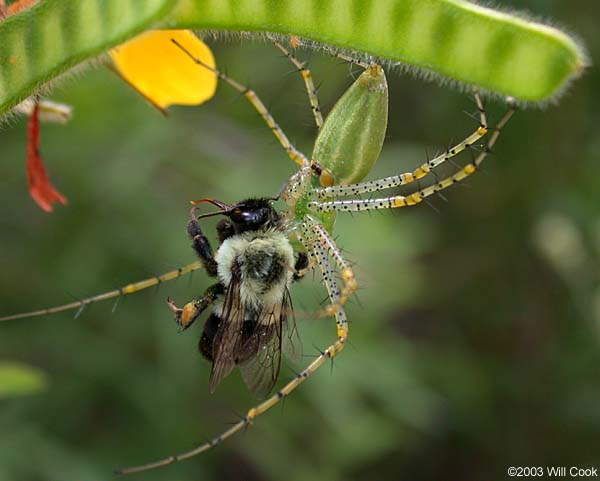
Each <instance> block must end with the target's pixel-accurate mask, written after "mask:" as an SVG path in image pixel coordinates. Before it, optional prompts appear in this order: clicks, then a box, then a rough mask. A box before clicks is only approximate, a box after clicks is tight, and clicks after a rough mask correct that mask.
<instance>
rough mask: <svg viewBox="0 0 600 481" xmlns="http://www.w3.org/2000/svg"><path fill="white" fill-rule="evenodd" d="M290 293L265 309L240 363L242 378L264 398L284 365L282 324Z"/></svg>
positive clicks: (247, 343) (251, 389) (253, 390)
mask: <svg viewBox="0 0 600 481" xmlns="http://www.w3.org/2000/svg"><path fill="white" fill-rule="evenodd" d="M288 309H289V293H288V292H287V289H286V292H285V294H284V295H283V297H282V299H281V303H279V304H275V305H273V306H271V307H270V308H266V309H263V310H262V311H261V312H260V314H259V316H257V317H258V318H257V323H256V327H255V329H254V332H253V333H252V336H250V338H249V339H248V341H247V342H246V343H245V345H244V347H243V350H244V351H245V353H246V356H245V359H246V360H245V361H243V362H241V363H240V364H239V367H240V372H241V373H242V378H243V379H244V382H245V383H246V386H248V389H249V390H250V392H251V393H252V394H254V395H255V396H256V397H258V398H264V397H265V396H266V395H267V394H269V392H271V390H272V389H273V386H274V385H275V383H276V382H277V378H278V377H279V370H280V368H281V347H282V341H283V337H284V336H283V332H282V328H283V326H284V325H285V324H286V322H287V315H288V313H289V310H288Z"/></svg>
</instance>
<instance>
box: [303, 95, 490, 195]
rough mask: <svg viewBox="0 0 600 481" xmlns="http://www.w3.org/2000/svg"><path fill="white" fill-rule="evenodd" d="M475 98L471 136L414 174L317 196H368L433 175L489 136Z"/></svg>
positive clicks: (326, 190) (322, 190)
mask: <svg viewBox="0 0 600 481" xmlns="http://www.w3.org/2000/svg"><path fill="white" fill-rule="evenodd" d="M474 96H475V103H476V105H477V109H478V111H479V126H478V127H477V129H476V130H475V131H474V132H473V133H472V134H471V135H469V136H468V137H466V138H465V139H464V140H462V141H461V142H459V143H458V144H456V145H455V146H454V147H451V148H448V150H446V151H445V152H444V153H442V154H440V155H437V156H435V157H434V158H433V159H431V160H428V161H427V162H425V163H423V164H422V165H420V166H419V167H417V168H416V169H415V170H413V171H412V172H405V173H403V174H400V175H392V176H390V177H385V178H383V179H379V180H371V181H367V182H361V183H359V184H350V185H334V186H331V187H324V188H319V189H315V193H316V195H317V196H318V198H319V199H328V198H329V199H330V198H336V197H344V196H348V195H357V194H366V193H369V192H376V191H379V190H384V189H390V188H392V187H398V186H401V185H406V184H410V183H411V182H414V181H416V180H419V179H422V178H423V177H425V176H426V175H427V174H429V173H431V172H432V171H433V169H435V168H436V167H438V166H440V165H441V164H443V163H444V162H446V161H448V160H449V159H451V158H452V157H454V156H456V155H458V154H460V153H461V152H462V151H464V150H465V149H467V148H469V147H470V146H471V145H473V144H474V143H475V142H477V141H478V140H479V139H481V138H482V137H483V136H484V135H486V134H487V132H488V125H487V119H486V115H485V110H484V108H483V103H482V102H481V98H480V97H479V94H478V93H475V94H474ZM482 160H483V159H481V160H480V163H481V161H482Z"/></svg>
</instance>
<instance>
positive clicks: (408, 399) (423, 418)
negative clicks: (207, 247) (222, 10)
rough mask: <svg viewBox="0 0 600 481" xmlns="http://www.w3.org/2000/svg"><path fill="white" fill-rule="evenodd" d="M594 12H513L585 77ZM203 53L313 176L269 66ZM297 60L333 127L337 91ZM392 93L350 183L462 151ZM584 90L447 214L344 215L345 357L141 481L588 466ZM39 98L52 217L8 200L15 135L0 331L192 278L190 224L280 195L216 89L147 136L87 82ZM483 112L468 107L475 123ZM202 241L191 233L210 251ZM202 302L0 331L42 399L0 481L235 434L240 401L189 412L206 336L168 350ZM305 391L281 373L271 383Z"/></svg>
mask: <svg viewBox="0 0 600 481" xmlns="http://www.w3.org/2000/svg"><path fill="white" fill-rule="evenodd" d="M518 3H519V2H516V1H514V2H502V5H506V6H510V5H511V4H513V5H517V4H518ZM595 6H596V5H595V3H594V2H592V1H591V0H585V1H584V0H580V1H574V2H568V3H567V2H560V1H558V0H556V1H547V0H544V1H542V0H536V1H531V2H528V8H530V9H531V11H532V12H535V13H536V14H538V15H540V16H548V17H549V18H553V19H556V20H557V21H558V22H560V23H562V24H564V25H567V26H569V27H571V28H572V29H573V30H575V31H576V32H578V33H579V34H580V35H581V38H582V39H584V41H585V43H586V44H587V46H588V48H589V51H590V54H591V57H592V59H593V58H594V57H597V56H598V55H597V53H598V52H599V50H600V36H598V31H597V29H598V26H597V20H596V19H595V18H594V16H593V15H591V14H590V11H592V10H593V9H594V8H595ZM211 46H212V47H213V49H214V52H215V55H216V58H217V62H218V64H219V65H220V66H221V67H222V68H224V69H225V70H226V71H227V72H228V73H229V74H230V75H231V76H233V77H235V78H236V79H238V80H240V81H241V82H244V83H247V84H249V85H250V86H251V87H252V88H254V89H255V90H256V91H257V92H258V94H259V95H261V96H262V98H263V100H264V101H265V103H266V104H267V105H268V106H269V107H270V109H271V112H272V113H273V115H274V116H275V118H276V119H277V120H278V121H279V122H280V124H281V126H282V127H283V128H284V130H285V131H286V132H287V133H288V135H289V136H290V138H291V139H292V140H293V141H294V142H295V143H296V145H297V146H298V147H299V148H301V150H303V151H304V152H306V153H310V151H311V148H312V142H313V140H314V137H315V128H314V127H313V125H312V118H311V115H310V110H309V107H308V102H307V100H306V97H305V93H304V90H303V84H302V81H301V79H300V76H299V75H296V74H294V73H291V71H292V67H291V65H290V64H289V63H288V62H287V60H286V59H284V58H282V57H281V56H280V54H279V52H278V51H277V50H276V49H275V48H273V47H272V46H270V45H266V44H264V43H260V42H249V41H248V40H243V41H239V40H233V41H232V40H226V41H219V42H216V41H212V42H211ZM298 56H299V57H300V58H301V59H308V60H309V61H310V67H311V68H312V71H313V75H314V77H315V81H316V83H318V84H320V100H321V103H322V106H323V108H324V110H325V111H328V109H329V108H330V107H331V106H332V105H333V103H334V102H335V100H336V99H337V98H338V97H339V96H340V95H341V94H342V93H343V91H344V89H346V88H347V87H348V86H349V84H350V83H351V81H352V78H351V76H350V75H349V70H350V69H349V68H348V66H347V65H342V64H340V62H339V61H337V60H335V59H332V58H329V57H327V56H324V55H322V54H320V53H316V52H310V51H299V52H298ZM388 80H389V84H390V122H389V131H388V136H387V137H388V138H387V141H386V144H385V146H384V151H383V153H382V156H381V158H380V160H379V162H378V164H377V166H376V168H375V169H374V171H373V173H372V176H371V177H370V178H377V177H382V176H385V175H390V174H393V173H399V172H403V171H407V170H412V169H413V168H414V167H415V166H417V165H418V164H420V163H421V162H422V161H423V160H424V159H425V157H426V155H427V152H428V153H429V155H432V154H434V153H435V152H436V150H440V149H445V148H446V146H447V145H448V144H449V143H450V141H451V140H452V139H454V140H455V141H457V140H459V139H461V138H463V137H464V136H466V135H467V134H468V133H469V132H470V131H471V130H472V129H473V128H474V127H475V124H474V122H473V121H472V120H471V119H470V118H469V117H467V116H466V115H464V114H463V113H462V111H463V110H467V111H472V110H474V105H473V103H472V101H471V99H470V98H469V97H468V96H467V95H464V94H461V93H459V92H457V91H456V90H450V89H447V88H442V87H440V86H438V85H437V84H435V83H425V82H423V81H419V80H415V79H414V78H411V77H408V76H405V75H402V76H401V75H400V74H399V73H398V72H389V73H388ZM599 86H600V83H599V78H598V72H597V70H596V69H594V68H593V67H592V68H591V69H589V70H588V71H587V72H586V73H585V75H584V76H583V78H582V79H580V80H579V81H577V82H576V83H575V85H573V88H572V89H571V90H570V91H569V92H568V93H567V94H566V95H565V96H564V97H563V98H562V99H561V102H560V105H559V106H550V107H548V108H547V109H545V110H539V109H530V110H526V111H522V112H519V113H518V114H517V115H515V117H514V119H513V120H512V121H511V123H510V124H508V126H507V127H506V130H505V131H504V134H503V136H502V137H501V139H500V141H499V142H498V144H497V147H496V148H495V155H493V156H492V157H491V158H489V160H488V161H486V163H485V164H484V167H483V171H482V173H480V174H478V175H477V176H475V177H472V178H470V179H469V180H468V182H467V183H466V185H459V186H456V187H454V188H452V189H450V190H449V191H446V192H444V195H445V197H446V198H447V200H448V202H445V201H444V200H443V199H441V198H439V197H438V198H434V199H433V200H432V204H433V208H431V207H430V206H428V205H426V204H421V205H420V206H418V207H415V208H412V209H400V210H398V211H393V212H392V211H390V212H384V213H374V214H372V215H369V214H366V213H363V214H361V215H355V216H354V217H350V216H348V217H342V216H340V217H339V219H338V223H337V225H336V235H337V239H338V242H339V244H340V245H341V246H342V247H343V248H344V250H345V251H346V253H347V255H348V257H349V258H350V259H351V260H352V261H353V262H354V263H355V266H356V271H357V276H358V280H359V283H360V286H361V290H360V291H359V294H358V296H357V300H355V301H354V302H352V304H351V305H350V306H349V307H348V312H349V317H350V319H351V326H350V328H351V332H350V335H351V343H350V345H349V346H348V347H347V349H346V350H345V351H344V352H343V354H342V355H341V356H340V357H339V358H337V359H336V360H335V363H334V365H333V367H332V368H329V367H325V368H323V369H322V370H320V371H319V372H317V373H316V374H315V375H314V376H313V377H311V378H310V379H309V381H308V382H306V383H305V384H304V385H303V386H302V387H301V388H300V389H299V390H297V391H296V392H295V394H294V395H293V396H291V397H290V398H289V399H287V400H286V401H285V403H284V404H283V406H277V407H276V408H274V409H273V410H272V411H271V412H270V413H268V414H267V415H265V416H264V417H261V418H260V419H258V420H257V421H256V422H255V424H254V426H252V427H251V428H250V429H248V430H247V431H246V432H245V434H243V435H238V436H236V437H235V438H233V439H231V440H229V441H228V442H227V443H226V444H223V445H221V446H220V447H219V448H218V449H215V450H214V451H211V452H209V453H207V454H205V455H202V456H200V457H197V458H194V459H192V460H190V461H186V462H182V463H178V464H175V465H172V466H169V467H167V468H164V469H162V470H157V471H153V472H149V473H144V474H140V475H137V477H138V478H139V479H149V480H152V479H156V480H158V479H170V480H188V479H214V480H240V479H243V480H281V479H292V480H300V481H309V480H311V481H312V480H315V479H328V480H329V481H337V480H340V481H341V480H344V481H346V480H368V479H390V480H397V479H411V480H430V479H431V480H433V479H448V478H453V479H464V480H480V479H507V478H508V477H507V475H506V470H507V468H508V467H509V466H549V465H550V466H551V465H554V466H582V467H588V466H595V467H598V468H600V454H599V452H598V446H599V445H600V382H599V379H600V376H599V374H600V284H599V278H598V267H599V265H598V263H599V255H600V189H599V185H600V183H599V182H600V158H599V155H598V152H599V151H600V136H599V135H598V133H599V132H598V125H599V124H600V89H599V88H598V87H599ZM53 98H55V99H56V100H59V101H64V102H67V103H70V104H72V105H73V106H74V107H75V118H74V119H73V120H72V121H71V122H70V123H69V124H68V125H67V126H55V125H48V124H45V125H43V129H42V150H43V154H44V157H45V159H46V162H47V166H48V168H49V170H50V173H51V178H52V180H53V182H54V183H55V185H56V186H57V188H58V189H59V190H60V191H61V192H63V193H64V194H65V195H66V196H67V197H68V199H69V205H68V206H66V207H62V206H58V207H57V208H56V210H55V212H54V213H53V214H50V215H48V214H45V213H44V212H42V211H41V210H40V209H39V208H38V207H37V206H36V205H35V204H34V203H33V201H32V200H31V199H30V198H29V195H28V192H27V186H26V179H25V166H24V165H25V158H24V157H25V155H24V153H25V142H26V139H25V130H26V121H25V119H18V120H13V121H10V122H9V123H8V124H4V126H3V129H2V131H0V156H1V159H2V174H1V176H0V177H1V183H0V185H1V188H0V205H1V206H2V207H1V209H2V214H1V215H0V236H1V237H0V263H1V267H2V269H1V275H0V314H2V315H5V314H12V313H14V312H19V311H25V310H31V309H36V308H41V307H46V306H51V305H56V304H60V303H64V302H69V301H71V300H72V299H73V297H76V298H81V297H85V296H87V295H91V294H96V293H100V292H103V291H106V290H111V289H114V288H116V287H119V286H121V285H124V284H126V283H128V282H132V281H135V280H139V279H143V278H145V277H149V276H151V275H154V274H159V273H162V272H165V271H167V270H170V269H171V268H174V267H177V266H180V265H184V264H187V263H189V262H191V261H193V260H195V258H194V253H193V251H192V249H191V248H190V247H189V243H190V242H189V240H188V238H187V236H186V232H185V225H186V221H187V216H188V207H189V204H188V201H189V200H191V199H196V198H201V197H214V198H217V199H220V200H223V201H225V202H234V201H236V200H239V199H242V198H245V197H249V196H256V195H273V194H275V193H276V192H277V191H278V190H279V189H280V187H281V185H282V184H283V183H284V181H285V180H286V179H287V178H288V177H289V176H290V175H291V174H292V173H293V172H294V165H293V164H292V162H291V161H289V159H287V157H286V156H285V154H284V153H283V152H282V150H281V149H280V147H279V145H278V144H276V142H275V141H274V139H273V137H272V136H271V134H270V132H269V130H268V129H267V128H265V126H264V124H263V123H262V122H261V120H260V118H259V117H258V115H257V114H256V113H255V112H254V111H253V110H252V108H251V107H250V106H249V105H248V104H247V103H246V102H245V101H244V100H243V99H242V98H240V97H239V96H238V95H237V94H236V93H235V92H234V91H232V89H231V88H229V87H228V86H227V85H225V84H221V85H220V86H219V90H218V92H217V96H216V98H215V99H213V100H212V101H211V102H209V103H208V104H206V105H204V106H202V107H198V108H181V107H179V108H173V109H172V110H171V115H170V116H169V117H168V118H164V117H162V116H161V115H160V114H159V113H157V112H156V111H154V110H153V109H152V108H151V107H149V106H148V105H147V104H146V103H145V102H144V101H143V100H142V99H141V98H140V97H139V96H137V95H136V94H135V93H134V92H133V91H132V90H131V89H129V88H128V87H127V86H125V85H124V84H123V83H122V82H121V81H120V80H119V79H118V78H116V77H115V76H114V75H112V74H111V73H110V72H108V71H107V70H105V69H103V68H100V67H99V68H94V67H91V68H88V69H86V70H84V71H83V72H82V73H78V74H76V75H74V76H73V77H71V78H68V79H66V80H64V81H62V82H61V83H60V85H59V86H58V87H57V88H56V89H55V90H54V92H53ZM503 108H504V107H503V106H502V105H501V104H498V103H488V110H489V118H490V123H493V122H494V121H495V120H498V119H499V117H500V116H501V115H502V113H503ZM464 161H468V154H467V156H465V157H464V158H463V162H464ZM450 170H452V166H450ZM446 172H449V171H446ZM214 224H215V221H213V220H210V221H208V220H207V222H205V225H206V228H205V232H207V233H211V237H212V238H213V239H214V236H213V235H212V233H213V232H214ZM207 285H209V281H208V280H207V278H206V277H205V275H204V274H203V273H202V272H197V273H195V274H193V275H192V276H191V277H188V278H182V279H180V280H178V281H176V282H171V283H168V284H166V285H162V286H160V288H159V289H150V290H147V291H144V292H141V293H139V294H137V295H135V296H130V297H128V298H124V299H122V300H121V301H120V303H119V304H118V306H117V308H116V310H115V312H114V313H113V312H112V303H110V302H108V303H103V304H97V305H94V306H93V307H91V308H89V309H87V310H85V311H84V312H83V313H82V315H81V316H80V317H79V318H78V319H73V313H66V314H59V315H54V316H48V317H42V318H36V319H30V320H21V321H13V322H8V323H4V324H2V325H0V361H11V362H19V363H24V364H25V365H29V366H31V367H34V368H36V369H39V370H41V372H43V373H45V375H46V377H47V381H46V382H47V385H46V387H45V388H44V389H42V390H41V391H39V392H38V393H36V394H32V395H28V396H21V397H9V396H5V397H3V398H2V399H0V481H4V480H7V481H8V480H10V481H12V480H18V481H22V480H58V479H60V480H105V479H110V478H111V476H112V475H111V471H112V469H113V468H116V467H124V466H129V465H135V464H140V463H143V462H147V461H151V460H154V459H156V458H160V457H163V456H165V455H169V454H173V453H177V452H181V451H185V450H187V449H190V448H191V447H193V446H194V445H195V444H196V443H199V442H202V441H204V440H205V439H207V438H209V437H211V436H213V435H215V434H217V433H218V432H220V431H222V430H224V429H226V428H227V427H228V426H229V424H228V423H229V422H231V421H236V420H237V419H238V415H241V414H243V413H244V412H245V411H246V410H247V408H248V407H250V406H251V405H252V404H253V403H254V400H253V399H252V397H251V396H250V395H249V394H248V393H247V392H246V389H245V386H244V385H243V382H242V381H241V379H240V377H239V375H238V373H237V372H235V373H234V374H232V375H231V376H230V377H229V378H227V379H226V380H225V381H224V382H223V383H222V385H220V386H219V388H218V390H217V393H216V394H215V395H209V393H208V374H209V369H210V366H209V364H208V363H207V362H205V361H204V360H203V359H202V358H201V357H200V355H199V354H198V352H197V342H198V339H199V336H200V332H201V323H198V325H196V326H194V327H193V328H192V329H190V330H189V331H186V332H185V333H183V334H178V333H177V329H176V326H175V324H174V323H173V321H172V315H171V313H170V312H169V310H168V309H167V307H166V305H165V299H166V297H167V296H171V297H173V298H174V299H175V301H176V302H177V303H179V304H182V303H184V302H185V301H187V300H189V299H190V298H191V297H193V296H195V295H197V294H199V293H201V292H202V291H203V290H204V288H205V287H206V286H207ZM292 296H293V299H294V303H295V307H296V308H297V310H299V311H302V310H305V311H312V310H315V309H316V308H317V307H318V305H319V303H320V302H321V301H322V299H323V298H324V296H325V293H324V290H323V289H322V286H321V285H320V282H318V278H317V277H315V278H314V279H313V278H312V276H307V278H306V279H305V280H304V281H303V282H301V283H299V284H298V285H295V286H294V287H293V290H292ZM298 327H299V330H300V334H301V336H302V339H303V344H304V352H305V355H306V358H305V361H304V362H305V363H306V364H308V362H310V360H311V356H313V355H315V354H316V352H317V348H322V347H325V346H327V345H328V344H329V343H330V342H331V341H332V340H333V339H334V334H335V329H334V325H333V321H331V320H327V319H323V320H318V321H315V320H299V321H298ZM301 367H302V366H291V367H287V366H284V367H283V368H282V374H281V381H282V382H283V381H286V380H288V379H290V378H291V377H292V376H293V373H294V370H297V369H300V368H301ZM34 374H35V373H34ZM37 375H39V373H37ZM40 382H42V384H43V379H42V380H41V381H40ZM0 392H2V391H1V390H0Z"/></svg>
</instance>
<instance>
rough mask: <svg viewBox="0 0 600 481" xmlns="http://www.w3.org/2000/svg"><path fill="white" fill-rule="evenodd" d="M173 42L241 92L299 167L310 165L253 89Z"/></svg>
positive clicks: (195, 60)
mask: <svg viewBox="0 0 600 481" xmlns="http://www.w3.org/2000/svg"><path fill="white" fill-rule="evenodd" d="M171 41H172V42H173V43H174V44H175V45H177V46H178V47H179V48H180V49H181V50H183V51H184V52H185V53H186V54H187V55H188V56H189V57H190V58H191V59H192V60H193V61H194V62H195V63H197V64H198V65H200V66H201V67H204V68H205V69H208V70H210V71H211V72H214V73H215V74H216V75H217V76H218V77H219V78H220V79H221V80H223V81H225V82H227V83H228V84H229V85H231V86H232V87H233V88H234V89H236V90H237V91H238V92H240V93H241V94H242V95H243V96H244V97H246V99H247V100H248V102H250V104H252V106H253V107H254V109H255V110H256V111H257V112H258V113H259V114H260V116H261V117H262V118H263V120H264V121H265V123H266V124H267V125H268V126H269V128H270V129H271V131H272V132H273V134H274V135H275V137H277V140H278V141H279V143H280V144H281V146H282V147H283V148H284V149H285V151H286V152H287V154H288V156H289V157H290V159H292V160H293V161H294V162H296V163H297V164H298V165H301V166H305V165H308V163H309V162H308V159H307V158H306V157H305V156H304V154H303V153H302V152H300V151H299V150H298V149H296V147H294V146H293V145H292V143H291V142H290V140H289V139H288V138H287V136H286V135H285V133H284V132H283V130H281V128H280V127H279V125H278V124H277V122H275V119H274V118H273V116H272V115H271V114H270V113H269V111H268V110H267V108H266V107H265V104H263V102H262V100H260V98H259V96H258V95H256V92H254V91H253V90H252V89H249V88H248V87H246V86H244V85H242V84H241V83H239V82H238V81H236V80H234V79H232V78H231V77H229V76H227V75H225V74H224V73H223V72H221V71H220V70H218V69H215V68H212V67H210V66H209V65H207V64H205V63H204V62H203V61H202V60H200V59H198V58H196V57H194V56H193V55H192V54H191V53H190V52H189V51H188V50H187V49H186V48H185V47H184V46H183V45H181V44H180V43H179V42H177V41H176V40H174V39H171Z"/></svg>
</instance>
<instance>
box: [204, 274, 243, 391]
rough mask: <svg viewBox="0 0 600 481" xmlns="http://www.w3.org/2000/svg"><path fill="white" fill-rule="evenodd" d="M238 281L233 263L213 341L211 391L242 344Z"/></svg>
mask: <svg viewBox="0 0 600 481" xmlns="http://www.w3.org/2000/svg"><path fill="white" fill-rule="evenodd" d="M240 281H241V277H240V268H239V266H238V265H237V263H234V265H233V266H232V269H231V281H230V282H229V286H228V287H227V291H226V292H225V297H224V300H223V311H222V314H221V323H220V325H219V329H218V331H217V334H216V335H215V339H214V341H213V364H212V368H211V370H210V381H209V390H210V392H211V393H214V392H215V389H216V387H217V384H219V383H220V382H221V381H222V380H223V378H224V377H225V376H227V375H228V374H229V373H230V372H231V370H232V369H233V368H234V366H235V359H236V357H237V355H238V353H239V350H240V346H241V344H242V328H243V323H244V305H243V303H242V301H241V297H240Z"/></svg>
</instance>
